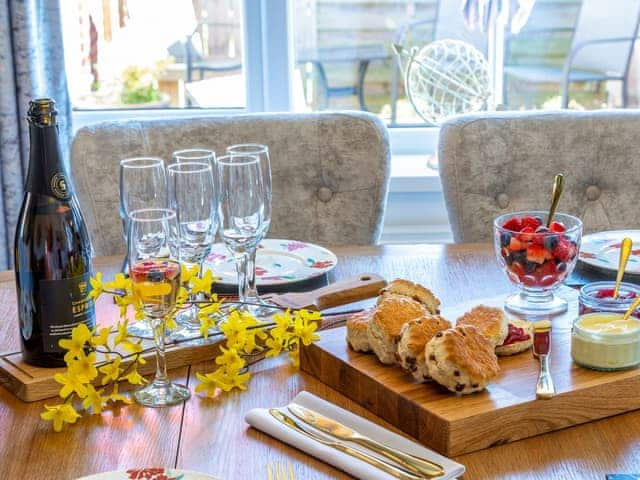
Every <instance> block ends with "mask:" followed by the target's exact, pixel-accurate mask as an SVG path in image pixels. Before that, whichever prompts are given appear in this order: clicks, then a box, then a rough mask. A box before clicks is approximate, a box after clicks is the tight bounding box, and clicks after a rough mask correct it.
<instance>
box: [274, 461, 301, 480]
mask: <svg viewBox="0 0 640 480" xmlns="http://www.w3.org/2000/svg"><path fill="white" fill-rule="evenodd" d="M267 479H268V480H296V476H295V474H294V473H293V465H291V464H290V463H289V462H287V465H285V464H284V463H280V462H276V463H274V464H273V465H271V464H269V465H267Z"/></svg>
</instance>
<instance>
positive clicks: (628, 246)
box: [613, 237, 633, 298]
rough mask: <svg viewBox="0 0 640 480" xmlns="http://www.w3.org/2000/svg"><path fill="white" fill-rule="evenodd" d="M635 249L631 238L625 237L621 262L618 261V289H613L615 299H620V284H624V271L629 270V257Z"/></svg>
mask: <svg viewBox="0 0 640 480" xmlns="http://www.w3.org/2000/svg"><path fill="white" fill-rule="evenodd" d="M632 249H633V240H631V239H630V238H629V237H625V238H623V239H622V244H621V245H620V260H619V261H618V276H617V277H616V287H615V288H614V289H613V298H618V294H619V293H620V284H621V283H622V277H623V276H624V271H625V269H626V268H627V262H628V261H629V255H631V250H632Z"/></svg>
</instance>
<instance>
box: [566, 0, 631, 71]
mask: <svg viewBox="0 0 640 480" xmlns="http://www.w3.org/2000/svg"><path fill="white" fill-rule="evenodd" d="M639 19H640V0H604V1H603V0H582V7H581V9H580V14H579V15H578V21H577V23H576V28H575V32H574V34H573V40H572V42H571V50H572V51H573V50H574V49H575V48H576V47H578V46H579V45H581V44H583V43H584V42H590V41H593V40H600V39H608V38H629V40H628V41H625V42H616V43H603V44H596V45H590V46H588V47H586V48H584V49H582V50H581V51H580V52H579V53H578V54H577V55H576V57H575V58H574V61H573V64H572V67H573V68H577V69H582V70H594V71H598V72H604V73H608V74H613V75H620V76H622V75H624V74H625V71H626V69H627V65H628V63H629V61H630V59H631V52H632V49H633V43H634V40H632V39H635V38H636V36H637V34H638V20H639Z"/></svg>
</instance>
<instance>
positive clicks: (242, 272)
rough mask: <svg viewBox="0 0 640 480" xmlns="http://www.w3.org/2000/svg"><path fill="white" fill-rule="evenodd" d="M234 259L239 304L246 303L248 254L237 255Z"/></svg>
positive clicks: (247, 292)
mask: <svg viewBox="0 0 640 480" xmlns="http://www.w3.org/2000/svg"><path fill="white" fill-rule="evenodd" d="M235 259H236V270H237V272H238V299H239V300H240V301H241V302H246V301H247V296H248V294H249V276H248V275H247V267H248V266H249V254H248V253H247V252H243V253H238V254H236V255H235Z"/></svg>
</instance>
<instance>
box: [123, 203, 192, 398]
mask: <svg viewBox="0 0 640 480" xmlns="http://www.w3.org/2000/svg"><path fill="white" fill-rule="evenodd" d="M179 247H180V232H179V228H178V220H177V216H176V212H175V211H173V210H169V209H166V208H158V209H142V210H135V211H133V212H131V213H130V214H129V237H128V251H129V274H130V276H131V282H132V285H133V295H134V298H135V301H136V302H139V304H140V305H141V306H142V311H143V312H144V315H145V317H146V320H147V322H149V324H150V325H151V328H152V329H153V339H154V341H155V346H156V375H155V378H154V379H153V381H152V382H151V383H149V384H148V385H147V386H145V387H143V388H142V389H140V390H137V391H136V392H135V393H134V394H133V395H134V397H135V399H136V401H137V402H138V403H140V404H141V405H144V406H147V407H164V406H168V405H176V404H178V403H182V402H184V401H185V400H187V399H188V398H189V396H190V395H191V394H190V392H189V389H188V388H187V387H185V386H182V385H177V384H173V383H171V380H169V376H168V375H167V365H166V361H165V344H164V331H165V323H166V319H167V316H168V315H170V314H171V313H172V312H173V310H174V309H175V306H176V297H177V295H178V290H179V289H180V248H179Z"/></svg>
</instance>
